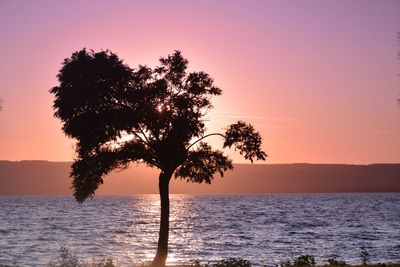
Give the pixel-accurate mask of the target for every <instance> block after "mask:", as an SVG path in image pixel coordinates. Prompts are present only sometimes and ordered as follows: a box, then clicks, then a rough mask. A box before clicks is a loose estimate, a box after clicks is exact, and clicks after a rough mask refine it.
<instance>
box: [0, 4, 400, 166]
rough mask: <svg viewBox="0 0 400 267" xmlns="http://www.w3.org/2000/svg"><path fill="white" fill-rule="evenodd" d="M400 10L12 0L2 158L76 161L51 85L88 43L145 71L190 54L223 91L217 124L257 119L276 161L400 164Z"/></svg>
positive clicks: (1, 89)
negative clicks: (177, 53)
mask: <svg viewBox="0 0 400 267" xmlns="http://www.w3.org/2000/svg"><path fill="white" fill-rule="evenodd" d="M399 10H400V2H399V1H395V0H388V1H383V2H382V1H370V2H365V1H347V2H346V3H338V2H335V1H324V2H320V1H304V2H301V3H300V2H298V3H297V2H296V3H293V2H290V3H289V2H282V1H250V2H246V3H245V2H241V1H218V2H215V1H204V2H182V1H168V3H167V2H163V1H151V2H136V1H132V2H130V1H113V2H106V1H85V2H81V1H68V2H63V3H59V2H58V3H55V2H53V1H47V0H45V1H40V2H22V1H7V0H6V1H2V2H1V3H0V42H1V44H2V49H1V51H0V58H1V63H0V80H1V81H2V83H1V86H0V98H1V99H2V100H3V103H2V105H3V109H2V110H1V111H0V125H1V126H0V127H1V128H0V147H1V149H0V160H35V159H37V160H49V161H72V160H73V159H74V149H73V144H74V141H73V140H70V139H68V138H67V137H66V136H64V134H63V133H62V131H61V123H60V122H59V121H58V120H57V119H56V118H54V117H53V110H52V107H51V106H52V102H53V98H52V96H51V95H50V93H49V89H50V88H51V87H53V86H55V85H56V84H57V79H56V75H57V73H58V70H59V69H60V68H61V62H62V61H63V59H64V58H67V57H69V56H70V55H71V54H72V52H74V51H76V50H79V49H81V48H83V47H86V48H88V49H94V50H96V51H98V50H100V49H110V50H111V51H113V52H115V53H116V54H118V56H119V57H120V58H121V59H123V60H124V62H125V63H127V64H128V65H129V66H131V67H133V68H134V67H137V66H138V65H139V64H145V65H149V66H151V67H153V66H155V65H157V64H158V62H157V61H158V59H159V57H161V56H166V55H168V54H170V53H172V52H173V51H174V50H180V51H182V54H183V56H184V57H186V58H187V59H188V60H189V68H190V70H204V71H205V72H207V73H209V74H210V75H211V76H212V77H213V78H214V80H215V83H216V85H218V86H219V87H220V88H221V89H222V90H223V94H222V96H220V97H216V98H215V99H214V102H213V103H214V106H215V109H214V110H213V111H211V112H210V113H209V116H208V119H209V121H208V128H209V130H210V132H211V131H221V130H222V129H223V128H224V127H226V126H227V125H228V124H229V123H231V122H234V121H237V120H239V119H241V120H245V121H247V122H250V123H252V124H253V125H254V126H255V128H256V129H257V130H258V131H260V132H261V134H262V136H263V138H264V150H265V151H266V152H267V154H268V156H269V157H268V158H267V161H266V163H292V162H310V163H358V164H368V163H374V162H378V163H379V162H400V153H399V151H400V105H398V104H397V102H396V99H398V98H400V86H399V77H398V74H399V73H400V68H399V62H398V58H397V53H398V50H399V49H400V47H399V44H398V40H396V35H397V32H399V31H400V28H399V27H400V20H399V16H398V11H399ZM339 18H340V19H339ZM210 141H211V142H212V143H214V144H215V145H219V144H221V140H219V139H218V138H212V139H210ZM227 152H228V153H230V154H231V155H232V157H233V158H234V161H235V162H241V163H244V162H245V161H244V160H243V159H242V158H241V157H240V155H238V154H237V153H234V152H233V151H227Z"/></svg>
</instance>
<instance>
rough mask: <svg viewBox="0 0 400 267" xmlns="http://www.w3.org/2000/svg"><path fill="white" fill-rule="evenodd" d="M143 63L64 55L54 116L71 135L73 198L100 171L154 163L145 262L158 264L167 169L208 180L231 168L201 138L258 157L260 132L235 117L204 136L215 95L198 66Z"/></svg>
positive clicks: (171, 58) (162, 251) (92, 185)
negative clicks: (152, 247)
mask: <svg viewBox="0 0 400 267" xmlns="http://www.w3.org/2000/svg"><path fill="white" fill-rule="evenodd" d="M160 63H161V65H160V66H158V67H156V68H154V69H151V68H149V67H147V66H142V65H140V66H139V67H138V68H137V69H131V68H130V67H128V66H127V65H125V64H124V63H123V62H122V60H120V59H119V58H118V56H117V55H116V54H114V53H112V52H110V51H101V52H98V53H95V52H94V51H93V50H91V51H87V50H86V49H83V50H80V51H77V52H75V53H73V54H72V56H71V58H67V59H65V60H64V63H63V66H62V68H61V70H60V71H59V74H58V76H57V77H58V80H59V86H56V87H53V88H52V89H51V90H50V92H51V93H52V94H54V95H55V100H54V105H53V107H54V109H55V113H54V115H55V117H57V118H59V119H60V120H61V121H62V122H63V128H62V129H63V131H64V133H65V134H66V135H67V136H69V137H72V138H74V139H76V140H77V144H76V152H77V159H76V160H75V161H74V163H73V164H72V171H71V177H72V178H73V186H72V187H73V190H74V196H75V198H76V200H77V201H78V202H83V201H84V200H85V199H86V198H88V197H92V196H93V195H94V193H95V191H96V189H97V188H98V187H99V185H100V184H102V183H103V176H104V175H106V174H108V173H110V172H111V171H112V170H113V169H116V168H125V167H127V166H128V164H129V163H130V162H137V163H144V164H147V165H148V166H151V167H156V168H158V169H160V175H159V192H160V199H161V221H160V232H159V241H158V247H157V253H156V256H155V258H154V260H153V266H164V265H165V262H166V258H167V251H168V234H169V211H170V210H169V182H170V180H171V177H172V176H173V175H174V176H175V177H176V178H178V177H179V178H181V179H186V180H187V181H190V182H196V183H202V182H205V183H211V180H212V179H213V175H214V174H215V173H219V174H220V175H221V176H223V174H224V172H225V171H227V170H229V169H232V168H233V166H232V161H231V159H229V158H228V157H227V156H225V155H224V154H223V152H222V151H220V150H215V149H213V148H212V147H211V146H210V145H209V144H207V143H206V142H204V140H205V139H206V138H207V137H209V136H212V135H219V136H221V137H222V138H223V139H224V143H223V147H224V148H225V147H228V148H230V147H232V146H233V147H234V148H235V149H237V150H238V151H239V153H240V154H241V155H243V156H244V158H245V159H248V160H250V161H251V162H253V160H254V159H256V160H265V157H266V154H265V152H263V151H262V150H261V136H260V134H259V133H258V132H256V131H255V130H254V128H253V126H251V125H250V124H247V123H245V122H242V121H239V122H237V123H235V124H232V125H230V126H229V127H228V128H227V129H226V132H225V133H211V134H207V135H206V128H205V115H206V114H207V112H208V111H209V110H210V109H211V108H212V107H213V106H212V104H211V98H212V97H213V96H217V95H220V94H221V92H222V91H221V89H219V88H218V87H216V86H214V82H213V79H212V78H211V77H210V76H209V75H208V74H207V73H205V72H202V71H200V72H191V73H187V65H188V60H186V59H185V58H183V57H182V55H181V52H179V51H175V52H174V53H173V54H172V55H168V56H167V57H165V58H160Z"/></svg>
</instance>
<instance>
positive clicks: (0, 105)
mask: <svg viewBox="0 0 400 267" xmlns="http://www.w3.org/2000/svg"><path fill="white" fill-rule="evenodd" d="M2 110H3V99H1V98H0V111H2Z"/></svg>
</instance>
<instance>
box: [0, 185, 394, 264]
mask: <svg viewBox="0 0 400 267" xmlns="http://www.w3.org/2000/svg"><path fill="white" fill-rule="evenodd" d="M170 198H171V215H170V237H169V256H168V261H167V263H168V264H169V265H177V264H183V263H189V262H191V261H193V260H199V261H200V262H204V263H208V262H210V263H212V262H215V261H219V260H222V259H229V258H238V257H241V258H243V259H246V260H248V261H250V262H251V264H252V265H253V266H263V265H267V266H279V265H280V264H281V263H282V262H284V261H287V260H293V259H295V258H297V257H298V256H300V255H312V256H314V257H315V259H316V261H317V263H320V264H325V263H326V262H327V260H328V259H337V260H343V261H345V262H346V263H351V264H357V263H361V261H362V260H363V258H362V256H361V251H364V252H367V254H368V255H367V258H364V259H366V260H368V262H370V263H389V262H392V263H399V262H400V193H360V194H352V193H351V194H350V193H348V194H268V195H215V196H208V195H207V196H206V195H171V196H170ZM159 212H160V204H159V197H158V195H134V196H95V197H94V198H93V199H92V200H87V201H86V202H84V203H83V204H78V203H77V202H76V201H75V200H74V199H73V198H72V197H70V196H0V266H46V265H48V264H49V263H50V262H52V261H53V262H55V261H56V260H57V258H58V257H59V256H58V255H59V253H60V251H62V250H64V251H65V250H68V252H69V253H71V254H72V255H73V256H74V257H76V258H78V259H79V260H80V261H84V262H88V263H90V262H93V261H100V260H101V259H105V258H112V259H113V260H114V263H116V264H118V265H119V266H123V267H124V266H134V265H135V266H137V265H140V264H146V263H149V262H150V261H151V260H152V258H153V256H154V255H155V252H156V245H157V238H158V231H159ZM364 255H365V254H364Z"/></svg>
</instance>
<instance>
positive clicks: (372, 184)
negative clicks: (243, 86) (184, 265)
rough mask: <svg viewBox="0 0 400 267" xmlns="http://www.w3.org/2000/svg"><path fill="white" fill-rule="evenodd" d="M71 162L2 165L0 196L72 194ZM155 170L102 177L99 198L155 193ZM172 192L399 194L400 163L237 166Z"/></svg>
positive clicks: (180, 184)
mask: <svg viewBox="0 0 400 267" xmlns="http://www.w3.org/2000/svg"><path fill="white" fill-rule="evenodd" d="M70 166H71V163H70V162H48V161H18V162H12V161H0V195H71V193H72V190H71V188H70V187H71V179H70V178H69V172H70ZM157 180H158V170H157V169H152V168H148V167H145V166H141V165H140V166H136V165H133V166H132V167H130V168H129V169H128V170H126V171H121V172H114V173H113V174H111V175H109V176H108V177H105V179H104V185H102V186H101V187H100V189H99V190H98V192H97V194H107V195H129V194H148V193H152V194H155V193H158V192H157V188H158V187H157V182H158V181H157ZM170 191H171V193H181V194H265V193H350V192H400V164H370V165H345V164H265V165H264V164H263V165H261V164H260V165H258V164H255V165H251V164H235V168H234V170H233V171H229V172H227V173H226V174H225V176H224V177H223V178H221V177H219V176H217V177H216V178H215V179H214V181H213V183H212V184H211V185H206V184H200V185H199V184H192V183H187V182H185V181H180V180H174V181H172V182H171V190H170Z"/></svg>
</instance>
